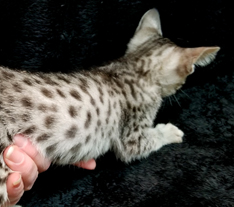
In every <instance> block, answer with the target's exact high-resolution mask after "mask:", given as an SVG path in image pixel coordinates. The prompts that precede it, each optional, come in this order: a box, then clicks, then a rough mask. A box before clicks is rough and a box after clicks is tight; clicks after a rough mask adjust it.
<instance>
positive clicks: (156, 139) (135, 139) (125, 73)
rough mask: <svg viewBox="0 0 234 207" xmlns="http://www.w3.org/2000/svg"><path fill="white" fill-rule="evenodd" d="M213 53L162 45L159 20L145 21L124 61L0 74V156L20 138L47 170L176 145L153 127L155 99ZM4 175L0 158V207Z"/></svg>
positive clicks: (152, 16) (154, 16) (175, 132)
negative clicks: (46, 161)
mask: <svg viewBox="0 0 234 207" xmlns="http://www.w3.org/2000/svg"><path fill="white" fill-rule="evenodd" d="M218 50H219V47H199V48H193V49H192V48H181V47H178V46H177V45H175V44H174V43H172V42H171V41H170V40H169V39H166V38H163V37H162V31H161V25H160V19H159V14H158V12H157V10H155V9H151V10H149V11H148V12H146V13H145V14H144V16H143V17H142V19H141V20H140V23H139V25H138V27H137V29H136V32H135V34H134V36H133V38H132V39H131V40H130V42H129V44H128V48H127V51H126V54H125V56H124V57H122V58H120V59H118V60H117V61H115V62H112V63H111V64H109V65H106V66H104V67H99V68H96V69H93V70H90V71H80V72H77V73H71V74H61V73H51V74H44V73H30V72H22V71H15V70H11V69H8V68H5V67H0V150H1V152H3V150H4V149H5V148H6V147H7V146H8V145H10V144H12V137H13V136H14V135H15V134H17V133H22V134H24V135H27V136H28V137H29V139H30V140H31V141H32V143H33V144H34V145H36V147H37V148H38V150H39V151H40V153H41V154H42V155H43V156H45V157H47V158H48V159H49V160H50V161H51V162H54V163H57V164H60V165H65V164H72V163H75V162H78V161H80V160H89V159H91V158H97V157H98V156H100V155H101V154H103V153H105V152H107V151H108V150H110V149H112V150H113V151H114V152H115V154H116V156H117V158H119V159H121V160H122V161H124V162H130V161H132V160H134V159H140V158H142V157H146V156H148V155H149V154H150V153H151V152H152V151H156V150H158V149H160V148H161V147H162V146H163V145H166V144H170V143H180V142H182V137H183V132H182V131H181V130H179V129H178V128H177V127H176V126H174V125H172V124H170V123H168V124H157V125H156V127H154V126H153V120H154V118H155V115H156V113H157V111H158V109H159V107H160V105H161V102H162V98H163V97H166V96H170V95H172V94H174V93H175V92H176V90H178V89H179V88H180V87H181V86H182V85H183V84H184V83H185V80H186V78H187V76H188V75H190V74H191V73H193V71H194V65H199V66H206V65H207V64H208V63H210V62H211V61H212V60H213V59H214V58H215V55H216V53H217V51H218ZM9 173H10V170H9V169H8V167H7V166H6V165H5V163H4V161H3V158H2V156H1V162H0V204H2V203H4V202H5V201H6V200H7V192H6V184H5V181H6V179H7V176H8V175H9Z"/></svg>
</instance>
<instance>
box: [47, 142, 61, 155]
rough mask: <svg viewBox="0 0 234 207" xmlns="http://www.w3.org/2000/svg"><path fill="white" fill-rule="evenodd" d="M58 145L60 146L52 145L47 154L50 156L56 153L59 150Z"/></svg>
mask: <svg viewBox="0 0 234 207" xmlns="http://www.w3.org/2000/svg"><path fill="white" fill-rule="evenodd" d="M57 145H58V144H54V145H51V146H49V147H47V148H46V154H48V155H50V154H53V153H54V151H55V150H56V149H57Z"/></svg>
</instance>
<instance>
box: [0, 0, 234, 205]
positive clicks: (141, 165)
mask: <svg viewBox="0 0 234 207" xmlns="http://www.w3.org/2000/svg"><path fill="white" fill-rule="evenodd" d="M153 7H155V8H157V9H158V10H159V12H160V14H161V22H162V31H163V34H164V36H165V37H168V38H170V39H171V40H172V41H174V42H175V43H177V44H178V45H180V46H186V47H187V46H188V47H196V46H216V45H217V46H220V47H221V50H220V52H219V54H218V56H217V58H216V60H215V62H213V63H212V64H211V65H209V66H208V67H206V68H197V69H196V71H195V73H194V74H193V75H191V77H189V78H188V80H187V83H186V85H185V86H184V88H183V91H179V92H178V93H177V95H176V98H177V101H176V100H175V99H173V97H172V98H171V100H169V99H165V101H164V104H163V106H162V108H161V110H160V112H159V114H158V115H157V118H156V122H162V123H167V122H171V123H173V124H175V125H176V126H178V127H179V128H180V129H181V130H183V131H184V133H185V137H184V141H183V143H182V144H171V145H168V146H165V147H163V148H162V149H160V150H159V151H158V152H156V153H153V154H151V155H150V156H149V157H148V158H147V159H144V160H141V161H136V162H133V163H131V164H129V165H125V164H124V163H121V162H120V161H118V160H116V159H115V157H114V155H113V153H111V152H110V153H108V154H106V155H104V156H103V157H100V158H99V159H98V160H97V168H96V170H94V171H87V170H83V169H78V168H75V167H71V166H68V167H57V166H52V167H51V168H50V169H49V170H48V171H47V172H44V173H42V174H40V176H39V178H38V180H37V181H36V183H35V185H34V187H33V189H32V190H30V191H28V192H26V193H25V194H24V196H23V197H22V199H21V201H20V204H21V205H23V206H24V207H37V206H38V207H53V206H54V207H63V206H67V207H68V206H69V207H70V206H72V207H73V206H94V207H105V206H107V207H111V206H113V207H122V206H139V207H143V206H154V207H174V206H176V207H185V206H186V207H187V206H189V207H199V206H204V207H209V206H216V207H222V206H224V207H229V206H230V207H231V206H234V93H233V91H234V69H233V67H234V66H233V65H234V62H233V59H234V54H233V51H234V50H233V48H234V47H233V46H234V44H233V43H234V41H233V39H234V38H233V37H234V34H233V28H234V24H233V19H234V9H233V6H232V5H231V1H230V3H228V1H227V0H202V1H201V0H197V1H188V0H180V1H179V0H163V1H160V0H157V1H156V0H155V1H153V0H151V1H150V0H148V1H147V0H79V1H75V0H24V1H19V0H1V1H0V30H1V31H0V64H1V65H4V66H9V67H11V68H22V69H26V70H40V71H58V70H59V71H64V72H66V71H71V70H74V69H77V68H89V67H90V66H94V65H100V64H102V63H104V62H106V61H110V60H112V59H115V58H118V57H120V56H121V55H123V54H124V51H125V49H126V44H127V42H128V41H129V39H130V37H131V36H132V35H133V33H134V30H135V28H136V26H137V24H138V21H139V20H140V18H141V16H142V15H143V13H144V12H146V11H147V10H148V9H150V8H153Z"/></svg>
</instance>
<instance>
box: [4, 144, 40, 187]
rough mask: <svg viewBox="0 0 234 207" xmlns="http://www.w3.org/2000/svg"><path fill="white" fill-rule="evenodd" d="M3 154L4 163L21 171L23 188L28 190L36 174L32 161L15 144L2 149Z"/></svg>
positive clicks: (12, 168)
mask: <svg viewBox="0 0 234 207" xmlns="http://www.w3.org/2000/svg"><path fill="white" fill-rule="evenodd" d="M3 156H4V160H5V163H6V164H7V166H8V167H9V168H10V169H11V170H13V171H18V172H21V176H22V180H23V183H24V190H30V189H31V188H32V186H33V184H34V182H35V180H36V179H37V176H38V170H37V166H36V164H35V163H34V161H33V160H32V159H31V158H30V157H29V156H28V155H27V154H26V153H25V152H23V151H22V150H21V149H19V148H18V147H17V146H15V145H12V146H9V147H8V148H7V149H6V150H5V151H4V154H3Z"/></svg>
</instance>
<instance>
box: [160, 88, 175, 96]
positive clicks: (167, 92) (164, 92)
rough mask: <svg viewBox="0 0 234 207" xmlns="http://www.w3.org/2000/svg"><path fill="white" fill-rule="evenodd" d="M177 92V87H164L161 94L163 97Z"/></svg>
mask: <svg viewBox="0 0 234 207" xmlns="http://www.w3.org/2000/svg"><path fill="white" fill-rule="evenodd" d="M175 93H176V90H175V89H171V90H164V89H162V93H161V95H162V97H168V96H171V95H173V94H175Z"/></svg>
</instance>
